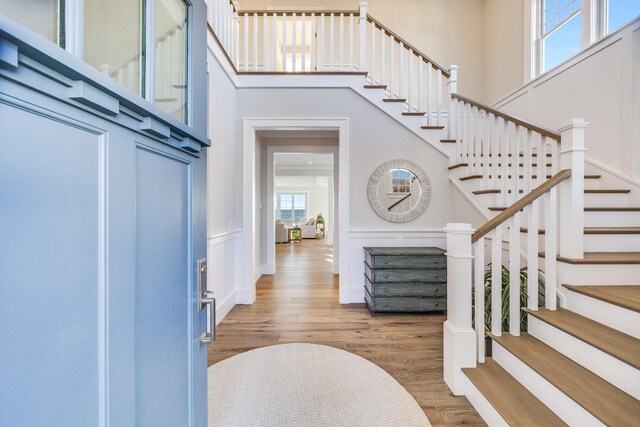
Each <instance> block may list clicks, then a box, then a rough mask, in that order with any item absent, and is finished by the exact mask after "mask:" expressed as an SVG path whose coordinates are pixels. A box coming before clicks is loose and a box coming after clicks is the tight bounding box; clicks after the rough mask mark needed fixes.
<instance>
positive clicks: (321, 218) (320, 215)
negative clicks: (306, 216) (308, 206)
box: [316, 213, 324, 221]
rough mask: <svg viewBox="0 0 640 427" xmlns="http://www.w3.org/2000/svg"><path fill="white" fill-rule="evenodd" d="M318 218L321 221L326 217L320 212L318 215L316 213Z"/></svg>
mask: <svg viewBox="0 0 640 427" xmlns="http://www.w3.org/2000/svg"><path fill="white" fill-rule="evenodd" d="M316 219H317V220H320V221H322V220H324V218H323V217H322V213H319V214H318V215H316Z"/></svg>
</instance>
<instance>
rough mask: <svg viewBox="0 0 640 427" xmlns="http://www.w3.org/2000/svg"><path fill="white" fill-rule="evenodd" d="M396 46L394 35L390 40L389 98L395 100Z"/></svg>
mask: <svg viewBox="0 0 640 427" xmlns="http://www.w3.org/2000/svg"><path fill="white" fill-rule="evenodd" d="M395 45H396V39H395V37H393V35H391V36H390V38H389V98H393V97H394V96H393V89H394V87H395V81H394V80H395V70H396V68H395V62H396V55H395V52H394V47H395Z"/></svg>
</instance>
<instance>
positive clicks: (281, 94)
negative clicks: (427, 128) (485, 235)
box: [236, 88, 450, 302]
mask: <svg viewBox="0 0 640 427" xmlns="http://www.w3.org/2000/svg"><path fill="white" fill-rule="evenodd" d="M242 118H253V119H257V118H260V119H267V118H278V119H279V118H332V119H339V118H347V119H348V120H349V146H348V154H349V156H348V169H349V182H348V185H347V188H348V192H349V194H348V200H349V218H348V226H347V227H348V236H346V239H345V240H342V238H341V240H340V245H341V246H340V247H341V249H340V250H341V251H347V253H348V258H347V259H348V268H347V274H346V275H343V276H341V278H340V280H341V286H343V285H346V286H348V288H349V301H350V302H362V299H363V295H364V294H363V283H362V277H363V274H364V270H363V251H362V248H363V247H364V246H371V245H380V246H399V245H410V246H440V247H444V243H445V239H444V235H443V232H442V229H443V227H444V226H445V224H446V223H447V222H448V221H449V220H450V198H449V183H448V176H449V173H448V159H447V158H446V157H445V156H444V155H442V154H441V153H440V152H439V151H437V150H436V149H434V148H433V147H431V146H430V145H428V144H425V143H424V141H422V140H421V139H420V138H418V137H417V136H415V135H414V134H413V133H412V132H410V131H409V130H407V129H406V128H405V127H404V126H402V125H401V124H399V123H398V122H396V121H395V120H393V119H392V118H390V117H389V116H387V115H386V114H385V113H383V112H382V111H380V110H379V109H378V108H376V107H375V106H373V105H371V104H370V103H369V102H368V101H366V100H364V99H362V98H361V97H360V96H359V95H357V94H356V93H354V92H353V91H351V90H349V89H283V88H280V89H238V90H237V118H236V127H237V129H236V132H238V133H240V132H242ZM399 158H404V159H410V160H412V161H414V162H416V163H418V164H419V165H420V166H421V167H422V168H423V169H424V170H425V171H426V172H427V174H428V175H429V178H430V180H431V185H432V199H431V203H430V205H429V207H428V208H427V210H426V212H425V213H424V214H423V215H421V216H420V217H419V218H417V219H416V220H414V221H412V222H409V223H404V224H392V223H389V222H387V221H385V220H383V219H382V218H380V217H379V216H377V215H376V214H375V212H373V210H372V209H371V207H370V206H369V201H368V199H367V194H366V193H367V191H366V189H367V183H368V180H369V177H370V175H371V173H372V172H373V171H374V170H375V169H376V168H377V167H378V166H379V165H380V164H382V163H384V162H386V161H388V160H392V159H399ZM341 161H342V160H341ZM341 179H342V178H341ZM343 281H346V282H345V283H343Z"/></svg>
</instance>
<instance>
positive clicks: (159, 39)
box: [154, 0, 188, 123]
mask: <svg viewBox="0 0 640 427" xmlns="http://www.w3.org/2000/svg"><path fill="white" fill-rule="evenodd" d="M154 10H155V11H154V14H155V17H154V27H155V29H154V41H155V51H154V56H155V67H154V79H155V80H154V103H155V104H156V105H157V106H158V107H159V108H160V109H162V110H164V111H166V112H167V113H169V114H171V115H172V116H173V117H175V118H177V119H178V120H180V121H182V122H185V123H186V121H187V84H188V82H187V6H186V4H185V3H184V1H182V0H156V2H155V7H154Z"/></svg>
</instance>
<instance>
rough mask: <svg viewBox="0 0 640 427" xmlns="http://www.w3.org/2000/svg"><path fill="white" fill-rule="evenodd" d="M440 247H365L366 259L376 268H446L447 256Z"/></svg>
mask: <svg viewBox="0 0 640 427" xmlns="http://www.w3.org/2000/svg"><path fill="white" fill-rule="evenodd" d="M444 253H445V252H444V250H442V249H439V248H364V260H365V262H366V263H367V264H368V265H369V266H370V267H371V268H373V269H375V268H417V269H424V268H446V266H447V258H446V256H445V255H444Z"/></svg>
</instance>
